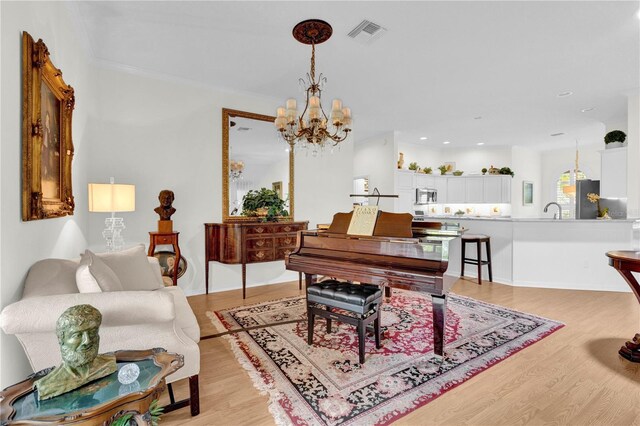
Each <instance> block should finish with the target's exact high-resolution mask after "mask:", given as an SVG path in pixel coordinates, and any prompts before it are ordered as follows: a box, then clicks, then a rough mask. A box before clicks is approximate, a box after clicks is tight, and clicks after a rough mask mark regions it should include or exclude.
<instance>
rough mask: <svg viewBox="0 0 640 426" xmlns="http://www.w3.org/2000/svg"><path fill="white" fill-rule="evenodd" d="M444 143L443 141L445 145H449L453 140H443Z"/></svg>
mask: <svg viewBox="0 0 640 426" xmlns="http://www.w3.org/2000/svg"><path fill="white" fill-rule="evenodd" d="M442 143H443V144H445V145H449V144H450V143H451V142H449V141H444V142H442Z"/></svg>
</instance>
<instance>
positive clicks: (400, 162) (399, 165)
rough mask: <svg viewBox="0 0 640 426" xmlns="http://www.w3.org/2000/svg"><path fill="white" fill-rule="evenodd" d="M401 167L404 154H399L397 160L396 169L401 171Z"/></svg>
mask: <svg viewBox="0 0 640 426" xmlns="http://www.w3.org/2000/svg"><path fill="white" fill-rule="evenodd" d="M403 166H404V153H402V152H401V153H400V156H399V158H398V169H402V167H403Z"/></svg>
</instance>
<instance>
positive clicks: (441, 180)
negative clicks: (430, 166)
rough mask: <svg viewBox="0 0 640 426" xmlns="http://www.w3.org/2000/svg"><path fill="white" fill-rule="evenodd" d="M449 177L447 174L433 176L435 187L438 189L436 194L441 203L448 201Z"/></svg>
mask: <svg viewBox="0 0 640 426" xmlns="http://www.w3.org/2000/svg"><path fill="white" fill-rule="evenodd" d="M447 179H448V178H447V177H445V176H434V177H433V187H434V188H435V189H436V191H438V193H437V194H436V199H437V202H438V203H439V204H442V203H448V202H449V201H448V200H447Z"/></svg>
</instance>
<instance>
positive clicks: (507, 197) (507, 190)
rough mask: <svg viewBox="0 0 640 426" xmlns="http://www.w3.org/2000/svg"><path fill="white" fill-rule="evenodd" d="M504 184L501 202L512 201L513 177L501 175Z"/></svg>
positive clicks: (502, 184)
mask: <svg viewBox="0 0 640 426" xmlns="http://www.w3.org/2000/svg"><path fill="white" fill-rule="evenodd" d="M500 180H501V186H502V197H501V200H502V201H501V203H505V204H508V203H511V181H512V180H513V178H512V177H511V176H509V175H504V176H500Z"/></svg>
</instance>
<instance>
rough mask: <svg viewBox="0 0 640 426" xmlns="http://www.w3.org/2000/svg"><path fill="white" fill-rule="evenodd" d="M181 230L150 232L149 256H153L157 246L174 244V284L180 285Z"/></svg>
mask: <svg viewBox="0 0 640 426" xmlns="http://www.w3.org/2000/svg"><path fill="white" fill-rule="evenodd" d="M179 234H180V233H179V232H149V252H148V253H147V254H148V255H149V256H153V254H154V253H155V251H156V246H157V245H158V246H159V245H162V244H167V245H169V244H170V245H172V246H173V252H174V253H175V254H176V261H175V263H174V266H173V285H178V269H179V268H178V266H179V265H180V246H179V245H178V235H179Z"/></svg>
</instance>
